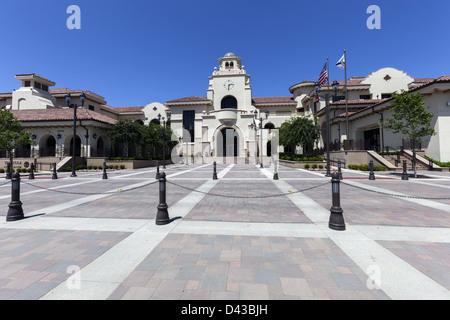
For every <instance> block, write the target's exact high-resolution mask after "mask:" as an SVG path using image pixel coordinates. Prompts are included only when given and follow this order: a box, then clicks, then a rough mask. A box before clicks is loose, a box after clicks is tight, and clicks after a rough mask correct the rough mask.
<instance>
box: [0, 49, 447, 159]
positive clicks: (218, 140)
mask: <svg viewBox="0 0 450 320" xmlns="http://www.w3.org/2000/svg"><path fill="white" fill-rule="evenodd" d="M212 68H213V67H212ZM16 79H17V80H18V81H20V83H21V86H20V87H19V88H18V89H16V90H14V91H12V92H6V93H0V108H4V109H8V110H11V112H12V113H13V114H14V116H15V117H16V118H17V119H18V120H19V121H21V122H22V124H23V126H24V127H25V130H27V131H30V132H31V133H32V134H33V136H32V137H33V140H34V141H35V145H32V146H23V147H22V148H19V149H18V150H16V151H15V157H23V158H29V157H31V158H45V157H50V158H54V159H56V160H55V161H69V159H70V157H71V156H72V153H73V151H72V149H73V143H75V146H76V154H75V155H77V156H81V157H85V158H92V157H99V158H102V157H103V158H107V157H109V156H111V155H113V154H115V153H117V152H118V150H114V146H113V145H112V143H111V139H110V138H109V135H108V133H109V130H110V126H111V125H113V124H114V123H116V122H117V121H119V120H121V119H132V120H133V121H136V122H138V123H141V124H142V125H146V124H148V123H150V122H152V121H153V122H156V123H159V121H158V115H161V116H162V117H164V118H165V119H169V116H170V122H168V124H169V125H170V126H171V128H172V130H173V131H174V133H175V135H174V136H173V137H171V139H172V140H177V141H178V142H179V145H178V146H177V148H176V149H174V150H173V152H172V154H173V159H179V160H180V159H183V158H179V157H177V156H179V155H181V154H183V155H188V156H193V157H194V158H195V160H196V161H198V162H204V163H208V162H212V161H222V160H224V161H226V162H231V163H259V161H261V158H262V160H263V162H264V163H270V162H272V161H273V160H274V159H273V156H274V154H275V153H276V152H278V151H284V150H283V148H277V149H275V148H274V147H273V146H274V145H276V139H277V136H276V134H275V132H276V131H274V130H273V129H276V128H279V127H280V126H281V125H282V124H283V123H284V122H285V121H287V120H289V119H290V118H291V117H301V116H305V117H314V116H315V117H317V118H318V119H319V124H320V127H321V130H322V140H321V141H319V142H318V143H317V145H316V146H315V148H316V149H319V150H320V149H322V150H323V149H324V147H325V145H326V143H327V141H326V137H327V135H326V107H325V106H326V103H325V101H324V99H323V98H320V101H319V102H318V99H317V97H316V93H315V90H314V85H315V81H310V80H305V81H301V82H299V83H297V84H294V85H292V86H291V87H290V88H286V92H287V93H289V94H287V95H280V96H275V97H254V96H253V94H252V86H251V77H250V75H249V74H247V70H246V69H245V67H244V65H243V64H242V60H241V58H240V57H238V56H236V55H235V54H233V53H227V54H226V55H225V56H223V57H221V58H219V59H218V66H216V67H214V69H213V71H212V74H211V75H210V76H209V79H206V76H205V87H206V88H205V89H206V90H205V94H206V95H205V96H201V97H197V96H189V97H184V98H183V97H181V98H178V97H176V96H175V97H174V98H176V99H174V100H170V101H167V102H166V103H165V104H163V103H159V102H153V103H150V104H148V105H146V106H136V107H121V108H117V107H111V106H109V105H108V104H107V101H106V100H105V98H104V97H102V96H101V95H99V94H96V93H94V92H92V91H89V90H83V91H82V90H73V89H68V88H59V89H57V88H52V87H54V86H55V82H53V81H51V80H49V79H46V78H44V77H42V76H40V75H37V74H18V75H16ZM330 80H333V79H330ZM337 84H338V86H337V90H336V91H333V90H331V89H330V90H331V91H328V90H329V89H328V88H331V85H330V86H328V85H327V84H326V85H324V86H322V88H321V89H320V92H319V95H323V94H324V93H331V94H330V96H331V98H330V101H329V103H330V107H329V116H330V146H331V149H332V150H335V151H336V152H337V153H339V151H340V150H343V149H344V147H345V149H346V151H349V150H351V151H355V152H356V151H360V152H361V151H363V152H364V151H373V150H375V151H381V150H384V149H385V148H386V147H389V148H390V149H391V150H393V149H395V150H397V149H401V148H406V149H407V148H409V147H410V145H409V141H407V140H405V139H403V138H402V137H401V136H400V135H399V134H393V133H392V132H390V131H387V130H384V129H383V128H382V126H381V122H380V121H381V120H383V119H387V118H388V117H390V114H391V112H392V98H391V96H392V93H393V92H401V91H402V90H404V91H409V92H412V93H420V94H421V95H422V97H423V101H424V103H425V106H426V107H427V108H428V110H429V111H430V112H432V113H433V114H434V118H433V120H432V125H433V126H434V128H435V130H436V131H437V134H436V135H435V136H433V137H427V138H426V141H425V142H424V143H423V144H422V145H421V146H420V147H421V149H422V150H423V151H424V152H425V154H426V155H428V156H430V157H432V158H434V159H436V160H439V161H450V144H449V143H447V142H446V139H447V137H448V136H449V135H450V76H442V77H439V78H414V77H411V76H410V75H408V74H407V73H405V72H403V71H401V70H398V69H395V68H382V69H380V70H377V71H374V72H372V73H370V74H369V75H367V76H354V77H351V78H349V79H347V86H345V81H344V80H338V81H337ZM67 94H70V95H71V103H72V104H76V105H78V106H79V108H78V109H77V123H76V126H77V136H76V137H75V139H74V137H73V125H74V124H73V119H74V116H73V109H72V108H69V107H67V105H66V100H65V97H66V95H67ZM82 94H84V96H85V102H84V105H83V106H81V101H80V97H81V95H82ZM346 94H347V95H348V100H347V99H346ZM149 98H151V97H149ZM347 127H348V129H349V130H348V132H347ZM273 142H275V143H273ZM119 151H120V150H119ZM290 151H296V152H297V153H302V152H303V150H301V149H299V148H297V150H290ZM6 156H7V155H6V153H5V152H1V151H0V157H6ZM184 161H185V160H184Z"/></svg>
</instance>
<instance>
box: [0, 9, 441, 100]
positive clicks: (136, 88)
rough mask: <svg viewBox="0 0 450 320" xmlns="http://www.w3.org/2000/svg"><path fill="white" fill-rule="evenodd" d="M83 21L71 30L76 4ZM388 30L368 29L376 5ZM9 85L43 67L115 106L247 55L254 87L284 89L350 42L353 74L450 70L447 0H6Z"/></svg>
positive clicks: (182, 92) (339, 75) (337, 75)
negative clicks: (20, 75)
mask: <svg viewBox="0 0 450 320" xmlns="http://www.w3.org/2000/svg"><path fill="white" fill-rule="evenodd" d="M72 4H75V5H78V6H79V7H80V8H81V30H69V29H68V28H67V27H66V21H67V19H68V18H69V16H70V15H69V14H67V13H66V10H67V7H68V6H69V5H72ZM372 4H375V5H378V6H379V7H380V9H381V30H369V29H368V28H367V27H366V21H367V19H368V18H369V16H370V15H369V14H367V13H366V10H367V8H368V6H369V5H372ZM0 12H1V17H2V18H1V19H0V30H2V45H1V53H0V57H1V59H0V70H1V72H0V92H9V91H12V90H13V89H16V88H18V87H19V85H20V84H19V82H18V81H17V80H16V79H14V75H15V74H18V73H37V74H40V75H42V76H44V77H47V78H49V79H51V80H53V81H55V82H56V86H55V87H56V88H63V87H68V88H71V89H82V90H90V91H93V92H95V93H98V94H100V95H102V96H104V97H105V98H106V100H107V102H108V104H109V105H111V106H114V107H123V106H140V105H146V104H148V103H150V102H154V101H158V102H162V103H164V102H166V101H168V100H172V99H177V98H182V97H186V96H194V95H196V96H205V95H206V89H207V87H208V77H209V76H210V75H211V74H212V72H213V69H214V67H215V66H218V62H217V59H218V58H219V57H222V56H223V55H225V53H227V52H234V53H235V54H236V55H238V56H239V57H241V58H242V63H243V65H245V68H246V70H247V73H248V74H250V75H251V76H252V78H251V85H252V88H253V96H254V97H264V96H286V95H289V94H290V93H289V91H288V89H289V87H290V86H291V85H293V84H296V83H298V82H300V81H303V80H311V81H315V80H317V78H318V75H319V73H320V71H321V69H322V67H323V65H324V63H325V61H326V58H327V57H329V58H330V80H334V79H337V80H343V79H344V72H343V71H340V70H339V69H337V68H336V67H335V66H334V64H335V63H336V61H337V60H338V59H339V58H340V57H341V56H342V54H343V50H344V49H346V50H347V63H348V76H366V75H367V74H369V73H370V72H372V71H376V70H378V69H379V68H382V67H394V68H398V69H400V70H404V71H405V72H407V73H408V74H409V75H411V76H412V77H439V76H441V75H444V74H450V41H449V39H450V24H449V22H448V16H449V13H450V1H448V0H429V1H423V0H409V1H406V0H395V1H392V0H389V1H387V0H349V1H345V0H341V1H336V0H334V1H329V0H321V1H320V2H319V1H304V0H292V1H291V0H289V1H288V0H277V1H274V0H271V1H269V0H227V1H218V0H190V1H187V0H183V1H180V0H147V1H144V0H139V1H137V0H126V1H125V0H115V1H110V0H95V1H94V0H91V1H87V0H70V1H66V0H42V1H35V0H21V1H16V0H2V2H1V4H0Z"/></svg>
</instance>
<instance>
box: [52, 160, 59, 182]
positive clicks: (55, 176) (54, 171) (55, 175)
mask: <svg viewBox="0 0 450 320" xmlns="http://www.w3.org/2000/svg"><path fill="white" fill-rule="evenodd" d="M56 179H58V174H57V173H56V163H53V173H52V180H56Z"/></svg>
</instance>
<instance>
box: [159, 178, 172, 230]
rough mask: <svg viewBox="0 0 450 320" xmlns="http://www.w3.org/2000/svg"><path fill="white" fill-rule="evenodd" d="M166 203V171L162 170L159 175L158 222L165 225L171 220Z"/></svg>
mask: <svg viewBox="0 0 450 320" xmlns="http://www.w3.org/2000/svg"><path fill="white" fill-rule="evenodd" d="M167 208H168V206H167V203H166V173H165V172H161V173H160V175H159V204H158V212H157V213H156V224H157V225H159V226H160V225H165V224H168V223H169V222H170V218H169V212H168V211H167Z"/></svg>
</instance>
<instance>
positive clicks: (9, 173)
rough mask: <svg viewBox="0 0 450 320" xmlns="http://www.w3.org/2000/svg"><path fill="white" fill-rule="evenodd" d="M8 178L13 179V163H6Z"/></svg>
mask: <svg viewBox="0 0 450 320" xmlns="http://www.w3.org/2000/svg"><path fill="white" fill-rule="evenodd" d="M6 180H11V163H10V162H8V163H7V164H6Z"/></svg>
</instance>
